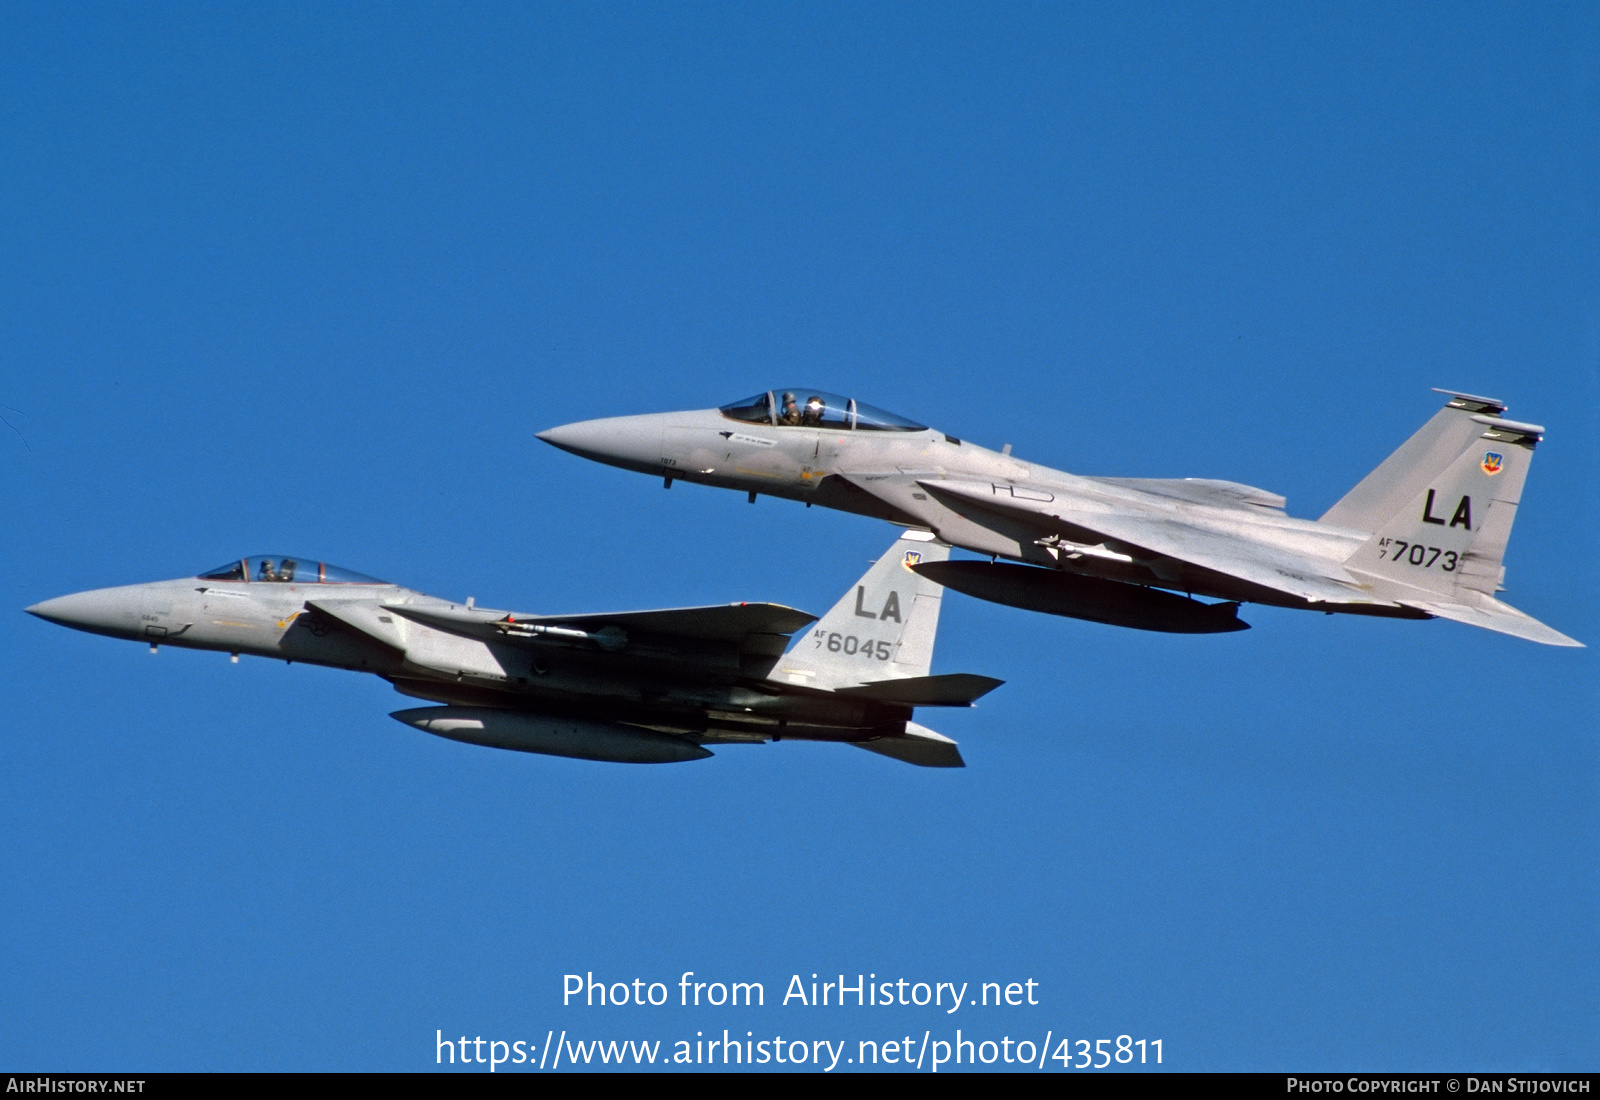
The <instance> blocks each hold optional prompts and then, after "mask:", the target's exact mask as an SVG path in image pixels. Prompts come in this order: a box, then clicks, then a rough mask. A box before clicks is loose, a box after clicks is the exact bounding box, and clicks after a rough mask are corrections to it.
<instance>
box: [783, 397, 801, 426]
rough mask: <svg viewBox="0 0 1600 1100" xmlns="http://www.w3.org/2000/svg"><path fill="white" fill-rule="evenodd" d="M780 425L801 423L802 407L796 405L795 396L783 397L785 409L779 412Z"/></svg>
mask: <svg viewBox="0 0 1600 1100" xmlns="http://www.w3.org/2000/svg"><path fill="white" fill-rule="evenodd" d="M778 423H779V424H798V423H800V407H799V406H798V405H796V404H795V403H794V394H792V393H786V394H784V395H783V407H782V408H781V409H779V410H778Z"/></svg>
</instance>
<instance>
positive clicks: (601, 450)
mask: <svg viewBox="0 0 1600 1100" xmlns="http://www.w3.org/2000/svg"><path fill="white" fill-rule="evenodd" d="M665 419H669V417H664V416H663V415H662V414H659V413H649V414H646V415H643V416H612V417H607V418H605V419H603V420H580V421H578V422H576V423H573V424H562V425H560V426H559V427H555V428H547V429H545V430H544V431H542V432H539V433H538V437H539V438H540V439H542V440H543V441H544V442H546V443H548V444H550V445H551V446H552V447H560V448H561V449H562V450H563V451H570V452H572V453H573V454H575V455H577V456H579V457H580V458H587V459H592V460H593V461H595V462H605V463H608V464H609V465H612V466H622V467H625V468H627V469H631V470H642V471H644V472H645V473H654V472H655V471H657V470H659V469H660V468H661V465H662V462H661V456H662V450H661V432H662V427H663V423H664V420H665Z"/></svg>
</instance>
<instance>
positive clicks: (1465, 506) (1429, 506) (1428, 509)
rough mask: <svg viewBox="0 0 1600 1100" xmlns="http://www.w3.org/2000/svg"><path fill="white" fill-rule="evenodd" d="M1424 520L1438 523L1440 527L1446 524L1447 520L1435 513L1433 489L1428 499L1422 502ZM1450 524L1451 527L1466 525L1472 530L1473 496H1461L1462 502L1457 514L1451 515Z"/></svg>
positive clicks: (1457, 506) (1429, 492) (1458, 505)
mask: <svg viewBox="0 0 1600 1100" xmlns="http://www.w3.org/2000/svg"><path fill="white" fill-rule="evenodd" d="M1422 522H1423V523H1437V524H1438V525H1439V526H1440V527H1443V526H1444V525H1445V521H1444V520H1443V519H1442V518H1441V517H1439V516H1436V515H1434V514H1433V490H1432V489H1429V490H1428V499H1427V500H1425V501H1423V502H1422ZM1450 526H1451V527H1465V528H1466V529H1467V530H1468V531H1470V530H1472V498H1471V497H1468V496H1464V497H1462V498H1461V503H1459V504H1457V505H1456V511H1455V515H1453V516H1451V517H1450Z"/></svg>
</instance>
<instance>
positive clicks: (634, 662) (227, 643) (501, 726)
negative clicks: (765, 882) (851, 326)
mask: <svg viewBox="0 0 1600 1100" xmlns="http://www.w3.org/2000/svg"><path fill="white" fill-rule="evenodd" d="M949 553H950V549H949V547H948V546H945V545H943V544H941V543H939V542H936V541H933V540H932V539H931V538H929V537H928V536H925V535H921V536H919V534H918V533H917V532H909V533H907V534H906V535H904V536H902V537H901V538H900V539H898V540H896V542H895V543H894V545H893V546H891V547H890V549H889V552H888V553H887V554H885V555H884V556H883V557H882V558H879V559H878V561H877V562H876V563H875V564H874V565H873V566H872V567H871V568H870V569H868V570H867V572H866V574H865V575H864V576H863V577H862V578H861V579H860V580H859V581H857V582H856V583H855V584H854V585H852V586H851V588H850V590H849V591H848V592H847V593H846V594H845V595H844V597H843V598H842V599H841V600H840V601H839V602H838V604H836V605H835V606H834V608H833V610H832V611H830V612H828V614H826V615H824V616H823V617H822V618H821V619H820V620H818V619H817V617H816V616H815V615H808V614H806V613H805V612H804V611H796V610H795V609H794V608H792V607H784V606H782V605H780V604H771V603H733V604H718V605H715V606H711V607H683V608H672V609H669V610H661V611H624V612H619V613H615V614H610V613H600V614H578V615H525V614H522V613H519V612H509V611H491V610H488V609H485V608H481V607H477V606H475V605H474V603H473V601H472V600H470V599H469V600H467V601H466V602H465V603H456V602H452V601H450V600H445V599H440V598H438V597H435V596H426V595H423V594H422V593H420V592H413V591H412V590H410V589H408V588H402V587H400V586H399V585H395V584H390V583H388V582H386V581H380V580H376V579H374V578H372V577H367V576H363V575H361V574H359V573H352V572H350V571H348V570H344V569H339V568H337V567H335V566H332V565H328V564H326V563H324V562H318V561H311V560H308V559H305V558H300V557H293V556H284V555H271V554H269V555H260V556H256V557H248V558H241V559H240V560H238V561H232V562H228V563H227V564H226V565H222V566H219V567H218V568H216V569H211V570H208V571H206V572H204V573H201V574H199V575H198V576H194V577H185V578H181V579H179V580H171V581H156V582H154V583H152V584H135V585H128V586H126V587H121V588H101V589H97V590H95V591H92V592H79V593H77V594H76V595H71V596H62V597H59V598H57V599H53V600H46V601H44V602H43V603H38V604H35V605H33V606H32V607H30V608H28V609H27V610H28V612H29V614H32V615H37V616H38V617H39V618H41V619H46V620H48V621H50V622H53V623H60V624H61V625H62V626H70V627H73V628H75V629H78V630H86V631H89V632H90V633H94V634H107V635H110V636H111V637H113V638H129V639H135V640H138V641H143V642H147V643H149V645H150V650H151V652H155V651H156V650H157V649H158V648H159V647H160V646H163V645H169V646H183V647H185V648H188V649H210V650H218V651H221V652H225V653H230V654H232V655H233V659H234V660H235V661H237V660H238V659H239V654H241V653H247V654H251V655H253V656H259V657H273V658H278V659H281V660H284V661H289V662H291V663H292V662H295V661H301V662H304V663H306V664H315V665H327V666H330V667H332V668H344V669H352V670H355V671H360V672H372V673H376V674H377V675H379V676H382V677H383V678H384V679H386V680H388V681H389V682H390V683H392V684H393V685H394V686H395V689H396V690H397V691H399V692H400V693H401V694H403V695H409V696H413V697H415V698H419V699H427V700H430V701H431V702H434V703H443V704H444V705H443V706H429V707H417V708H412V709H408V710H400V711H396V712H394V715H393V717H395V718H397V719H399V720H400V721H401V722H404V723H405V724H406V725H408V726H413V727H415V728H416V729H419V730H423V731H426V732H428V733H432V734H437V735H439V736H440V737H446V738H449V739H451V740H454V741H465V742H468V743H471V744H475V745H488V746H492V747H495V748H502V749H515V750H518V751H521V752H533V753H546V754H549V755H552V756H570V757H577V758H579V759H584V760H609V761H616V762H620V763H633V764H657V763H670V762H676V761H682V760H697V759H701V758H703V757H707V756H710V755H711V752H710V750H708V749H707V748H706V746H707V745H717V744H731V743H736V742H763V741H780V740H805V741H837V742H843V743H846V744H852V745H856V746H858V747H860V748H863V749H868V750H870V751H872V752H875V753H880V754H882V755H884V756H888V757H892V758H894V759H896V760H902V761H904V762H906V763H908V764H918V765H922V766H924V767H935V768H951V767H955V768H959V767H963V766H964V764H963V762H962V759H961V753H960V751H959V750H958V749H957V747H956V743H955V742H954V741H952V740H950V739H949V738H947V737H943V736H941V735H939V734H937V733H935V732H933V731H932V730H930V729H927V728H926V727H924V726H921V725H918V724H917V723H916V722H913V721H911V715H912V710H913V708H914V707H919V706H947V707H948V706H971V705H972V703H973V701H974V700H976V699H978V698H979V697H980V696H982V695H985V694H987V693H988V692H990V691H992V690H993V689H994V688H996V687H998V686H999V685H1000V684H1001V683H1002V681H1000V680H995V679H991V678H990V677H987V676H975V675H969V674H964V673H955V674H948V675H942V676H932V675H929V666H930V663H931V661H932V658H933V642H934V635H935V632H936V631H937V630H938V626H939V603H940V597H941V592H940V588H939V586H938V585H937V584H935V583H934V582H933V581H931V580H929V579H927V578H925V577H921V576H918V575H917V574H916V573H913V572H912V571H911V568H910V567H911V566H914V565H917V564H920V563H924V562H936V561H944V560H945V559H946V558H947V557H948V556H949ZM812 624H815V625H812ZM807 627H810V629H806V628H807ZM799 631H803V633H801V634H800V635H799V639H798V641H796V642H795V643H794V645H793V646H790V645H789V642H790V639H791V636H792V635H794V634H796V632H799Z"/></svg>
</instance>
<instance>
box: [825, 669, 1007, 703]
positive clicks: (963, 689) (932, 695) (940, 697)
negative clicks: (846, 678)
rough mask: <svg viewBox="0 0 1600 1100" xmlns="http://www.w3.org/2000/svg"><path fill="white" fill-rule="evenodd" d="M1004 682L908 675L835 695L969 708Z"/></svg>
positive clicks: (988, 678)
mask: <svg viewBox="0 0 1600 1100" xmlns="http://www.w3.org/2000/svg"><path fill="white" fill-rule="evenodd" d="M1003 683H1005V681H1004V680H996V679H995V678H994V677H992V676H977V675H974V674H973V673H970V672H950V673H946V674H945V675H943V676H907V677H903V678H901V679H898V680H876V681H874V682H872V683H867V684H861V685H859V686H857V687H847V688H836V689H835V690H834V694H835V695H854V696H857V697H859V698H863V699H871V700H873V701H874V702H877V703H904V704H905V705H906V706H912V707H970V706H971V705H972V701H973V700H974V699H981V698H983V696H985V695H987V694H989V693H990V692H991V691H993V690H994V689H995V688H997V687H999V686H1000V685H1001V684H1003Z"/></svg>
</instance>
